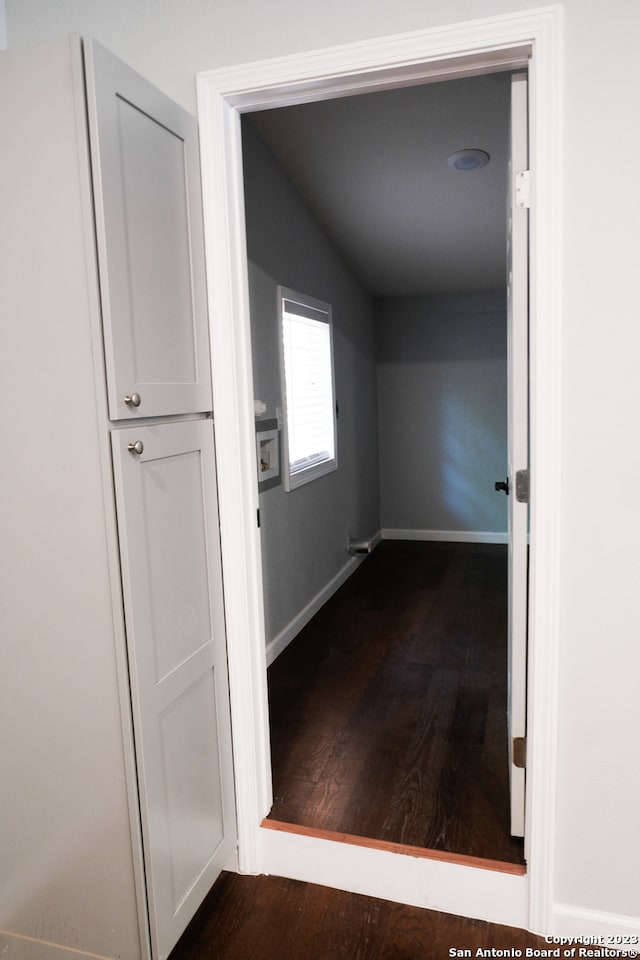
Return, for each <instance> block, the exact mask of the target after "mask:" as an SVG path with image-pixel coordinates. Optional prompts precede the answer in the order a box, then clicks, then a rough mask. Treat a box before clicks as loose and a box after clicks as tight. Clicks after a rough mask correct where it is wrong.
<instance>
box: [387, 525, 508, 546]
mask: <svg viewBox="0 0 640 960" xmlns="http://www.w3.org/2000/svg"><path fill="white" fill-rule="evenodd" d="M381 533H382V539H383V540H441V541H444V542H448V543H508V535H507V533H505V532H503V531H497V530H400V529H393V528H385V529H383V530H382V531H381Z"/></svg>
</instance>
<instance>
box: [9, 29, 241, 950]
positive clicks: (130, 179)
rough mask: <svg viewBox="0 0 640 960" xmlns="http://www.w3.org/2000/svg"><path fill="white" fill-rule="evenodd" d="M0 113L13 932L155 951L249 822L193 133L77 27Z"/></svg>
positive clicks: (41, 53)
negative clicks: (85, 41)
mask: <svg viewBox="0 0 640 960" xmlns="http://www.w3.org/2000/svg"><path fill="white" fill-rule="evenodd" d="M85 70H86V76H85ZM94 71H95V72H94ZM0 116H1V122H0V155H1V156H2V158H3V163H2V176H1V177H0V209H1V210H2V216H1V217H0V318H1V319H0V390H1V395H0V403H1V404H2V407H1V409H2V421H1V422H2V427H1V437H0V439H1V440H2V451H3V466H2V470H1V471H0V493H1V498H0V504H1V506H0V512H1V517H0V526H1V530H2V534H1V543H2V550H1V551H0V557H1V563H2V569H1V571H0V609H1V611H2V612H1V617H2V643H1V645H0V677H1V681H0V682H1V683H2V695H1V696H0V728H1V729H2V730H3V732H4V734H5V735H4V736H3V738H2V745H1V747H0V764H1V768H2V780H3V787H2V813H1V816H0V863H1V864H2V867H1V869H0V931H2V932H1V933H0V954H4V952H7V953H9V952H10V955H11V956H12V957H15V958H16V960H27V958H29V960H49V958H50V957H52V956H53V955H54V954H55V956H56V957H59V958H61V960H64V958H67V957H69V958H71V957H73V958H75V960H78V957H89V956H96V955H99V956H101V957H114V958H115V957H126V958H127V960H139V958H140V960H142V958H147V957H150V956H153V957H154V958H158V960H160V958H164V957H166V956H167V955H168V953H169V952H170V950H171V948H172V946H173V945H174V943H175V941H176V940H177V938H178V937H179V935H180V933H181V932H182V930H183V929H184V927H185V926H186V924H187V923H188V921H189V919H190V918H191V916H192V915H193V912H194V911H195V909H197V906H198V905H199V903H200V902H201V900H202V898H203V896H204V895H205V893H206V892H207V890H208V889H209V887H210V886H211V884H212V882H213V880H214V879H215V877H216V876H217V873H218V872H219V871H220V869H221V868H222V867H223V866H225V865H227V864H229V863H230V862H231V861H232V856H233V851H234V849H235V842H236V841H235V811H234V797H233V779H232V758H231V738H230V722H229V702H228V685H227V675H226V650H225V636H224V619H223V608H222V598H221V570H220V558H219V545H218V528H217V504H216V488H215V464H214V454H213V425H212V419H211V413H210V411H211V384H210V374H209V361H208V350H209V346H208V337H207V318H206V308H205V302H204V269H203V256H202V237H201V227H200V205H199V193H198V191H199V178H198V167H197V152H196V149H195V148H196V143H197V133H196V129H195V123H194V122H193V120H192V118H190V117H188V116H187V115H186V114H184V112H183V111H182V110H180V109H179V108H178V107H176V106H175V105H174V104H172V103H171V102H170V101H168V100H167V99H166V98H165V97H164V96H162V95H161V94H159V93H158V92H157V91H155V90H154V89H153V88H152V87H151V86H150V85H149V84H147V83H145V82H144V81H143V80H141V79H140V78H139V77H137V76H136V75H135V74H134V73H132V71H130V70H129V69H128V68H126V67H124V65H122V64H120V63H119V61H117V60H116V59H115V58H113V57H111V56H110V55H109V54H107V53H106V52H105V51H103V50H101V49H100V48H99V47H95V46H92V45H87V47H86V49H85V50H84V53H83V48H82V43H81V41H80V39H79V38H77V37H74V38H70V39H67V40H61V41H56V42H54V43H50V44H45V45H42V46H39V47H35V48H33V49H29V50H24V51H18V50H15V51H8V52H5V53H2V54H0ZM87 117H88V118H89V119H88V120H87ZM135 394H138V395H139V396H140V404H139V405H136V403H135V402H131V398H132V397H133V396H134V395H135ZM125 397H129V398H130V400H129V401H128V402H127V401H126V400H125ZM136 419H137V420H139V422H138V423H134V422H133V421H134V420H136ZM140 445H141V446H140ZM138 451H140V452H138Z"/></svg>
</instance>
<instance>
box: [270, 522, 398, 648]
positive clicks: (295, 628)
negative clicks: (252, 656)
mask: <svg viewBox="0 0 640 960" xmlns="http://www.w3.org/2000/svg"><path fill="white" fill-rule="evenodd" d="M380 540H381V535H380V532H378V533H377V534H376V535H375V537H373V538H372V542H373V545H374V546H376V545H377V544H378V543H379V542H380ZM366 556H367V555H366V554H363V555H362V556H353V557H349V559H348V560H347V562H346V563H345V565H344V566H343V567H341V569H340V570H338V572H337V573H336V575H335V577H333V579H332V580H330V581H329V583H327V584H326V585H325V586H324V587H323V588H322V590H320V591H319V593H317V594H316V596H315V597H313V599H312V600H310V601H309V603H308V604H307V605H306V607H304V608H303V609H302V610H301V611H300V613H298V614H297V615H296V616H295V617H294V618H293V620H291V621H290V622H289V623H288V624H287V626H286V627H285V628H284V630H281V631H280V633H279V634H277V636H275V637H274V638H273V639H272V640H270V641H269V642H268V643H267V666H270V665H271V664H272V663H273V661H274V660H275V659H276V658H277V657H279V656H280V654H281V653H282V651H283V650H284V649H285V648H286V647H288V646H289V644H290V643H291V641H292V640H293V638H294V637H296V636H297V635H298V634H299V633H300V631H301V630H302V628H303V627H305V626H306V625H307V623H309V620H311V618H312V617H313V616H315V614H316V613H317V612H318V610H319V609H320V608H321V607H322V606H323V605H324V604H325V603H326V602H327V600H329V598H330V597H332V596H333V594H334V593H335V592H336V590H338V589H339V588H340V587H341V586H342V584H343V583H345V582H346V581H347V580H348V579H349V577H350V576H351V574H352V573H354V572H355V571H356V570H357V569H358V567H359V566H360V564H361V563H362V561H363V560H365V559H366Z"/></svg>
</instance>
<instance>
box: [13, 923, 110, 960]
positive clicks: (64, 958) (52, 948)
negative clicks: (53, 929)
mask: <svg viewBox="0 0 640 960" xmlns="http://www.w3.org/2000/svg"><path fill="white" fill-rule="evenodd" d="M5 955H6V956H7V957H11V960H108V958H107V957H105V956H104V954H101V953H100V954H98V953H85V951H84V950H78V949H77V948H76V947H61V946H60V945H59V944H57V943H49V942H48V941H46V940H35V939H33V938H32V937H23V936H20V935H19V934H17V933H9V932H8V931H5V930H0V957H4V956H5ZM119 955H120V954H119Z"/></svg>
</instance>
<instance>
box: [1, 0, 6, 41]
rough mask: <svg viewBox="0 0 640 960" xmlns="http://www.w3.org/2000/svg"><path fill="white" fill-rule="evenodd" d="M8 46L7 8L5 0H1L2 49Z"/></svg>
mask: <svg viewBox="0 0 640 960" xmlns="http://www.w3.org/2000/svg"><path fill="white" fill-rule="evenodd" d="M6 46H7V8H6V4H5V0H0V50H4V49H5V47H6Z"/></svg>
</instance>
